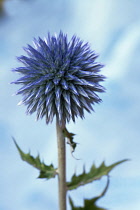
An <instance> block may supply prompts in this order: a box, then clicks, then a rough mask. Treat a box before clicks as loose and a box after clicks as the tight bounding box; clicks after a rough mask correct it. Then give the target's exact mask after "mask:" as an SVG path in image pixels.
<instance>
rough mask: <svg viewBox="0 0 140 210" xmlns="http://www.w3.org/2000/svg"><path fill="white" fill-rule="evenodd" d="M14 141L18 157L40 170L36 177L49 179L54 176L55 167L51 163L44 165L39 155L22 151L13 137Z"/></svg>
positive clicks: (55, 172)
mask: <svg viewBox="0 0 140 210" xmlns="http://www.w3.org/2000/svg"><path fill="white" fill-rule="evenodd" d="M13 140H14V143H15V145H16V148H17V149H18V152H19V154H20V157H21V159H22V160H23V161H25V162H27V163H29V164H30V165H32V166H33V167H34V168H36V169H38V170H39V171H40V174H39V176H38V178H46V179H50V178H54V177H55V176H56V174H57V169H55V168H54V166H53V165H52V164H50V165H49V166H48V165H45V164H44V162H41V160H40V157H39V155H38V156H37V157H36V158H34V157H33V156H32V155H31V154H30V152H29V153H24V152H23V151H22V150H21V149H20V147H19V146H18V144H17V143H16V141H15V139H14V138H13Z"/></svg>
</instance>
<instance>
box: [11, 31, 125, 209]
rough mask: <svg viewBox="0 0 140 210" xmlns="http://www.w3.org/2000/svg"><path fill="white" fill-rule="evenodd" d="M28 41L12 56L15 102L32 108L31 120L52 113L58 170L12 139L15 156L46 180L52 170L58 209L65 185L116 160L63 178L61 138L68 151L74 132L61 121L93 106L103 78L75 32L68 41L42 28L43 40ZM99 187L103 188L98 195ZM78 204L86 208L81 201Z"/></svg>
mask: <svg viewBox="0 0 140 210" xmlns="http://www.w3.org/2000/svg"><path fill="white" fill-rule="evenodd" d="M33 44H34V47H32V46H31V45H28V46H27V47H26V48H24V50H25V51H26V53H27V56H23V55H22V56H20V57H18V60H19V61H20V62H21V63H22V64H23V66H22V67H18V68H16V69H14V70H13V71H14V72H18V73H20V74H21V75H22V77H20V78H19V79H17V80H16V81H14V82H12V83H14V84H20V85H22V87H21V88H20V89H19V90H18V91H17V93H16V94H21V95H22V100H21V101H20V102H19V105H21V104H24V105H26V106H27V111H26V113H27V114H32V113H34V112H36V118H37V120H38V119H41V118H43V117H45V119H46V124H48V123H51V122H52V121H53V119H54V118H55V120H56V131H57V132H56V133H57V144H58V169H55V168H54V167H53V165H50V166H46V165H45V164H44V163H42V162H41V161H40V157H39V156H38V157H36V158H34V157H33V156H31V155H30V153H28V154H25V153H24V152H23V151H22V150H21V149H20V148H19V146H18V145H17V143H16V142H15V144H16V146H17V149H18V150H19V153H20V155H21V158H22V159H23V160H25V161H26V162H28V163H29V164H31V165H33V166H34V167H36V168H37V169H39V171H40V175H39V178H46V179H49V178H52V177H55V176H56V175H58V182H59V209H60V210H66V194H67V191H68V190H72V189H76V188H77V187H79V186H81V185H84V184H87V183H89V182H91V181H94V180H96V179H100V178H101V177H102V176H104V175H108V173H109V172H110V170H111V169H112V168H113V167H114V166H116V165H117V164H119V163H121V162H122V161H121V162H117V163H115V164H113V165H111V166H108V167H107V166H105V164H104V163H103V164H101V165H100V167H99V168H96V167H95V166H94V165H93V166H92V167H91V170H90V172H89V173H85V171H84V172H83V174H81V175H80V176H78V178H77V177H76V175H73V177H72V180H71V182H66V154H65V144H66V142H65V139H66V138H67V139H68V142H69V144H70V146H71V147H72V149H73V151H74V150H75V147H76V143H75V142H74V141H73V137H74V134H73V133H69V132H68V130H67V128H66V124H67V123H69V122H71V121H73V122H75V120H76V118H77V117H80V118H82V119H83V118H84V113H85V111H87V112H89V113H90V112H91V111H93V110H94V109H93V105H94V104H96V103H100V102H101V101H102V100H101V99H100V97H99V95H98V93H101V92H105V88H104V87H103V86H102V85H101V84H100V83H101V82H102V81H104V79H105V76H103V75H102V74H101V73H100V71H101V69H102V67H103V65H102V64H100V63H98V62H96V59H97V57H98V55H97V54H96V53H95V52H94V51H92V50H91V49H90V46H89V44H88V43H84V42H83V41H81V40H80V39H79V38H77V37H76V36H73V37H72V38H71V40H70V41H68V39H67V35H66V34H63V33H62V32H61V31H60V33H59V35H58V36H57V35H55V36H51V35H50V34H49V33H48V36H47V38H45V39H44V40H43V39H41V38H38V39H34V41H33ZM99 169H100V170H99ZM97 171H101V172H102V173H100V172H98V173H97V175H96V176H95V174H96V172H97ZM89 175H90V178H89ZM83 178H84V179H83ZM76 180H77V181H76ZM83 180H84V181H83ZM107 186H108V184H107ZM105 192H106V189H105V191H104V192H103V194H104V193H105ZM103 194H102V196H103ZM96 200H97V199H95V201H96ZM95 201H92V205H93V207H91V209H98V208H97V207H96V205H95V203H94V202H95ZM70 205H71V207H72V209H76V208H75V207H74V204H73V201H72V199H71V198H70ZM81 209H88V208H87V207H86V204H85V206H84V208H81Z"/></svg>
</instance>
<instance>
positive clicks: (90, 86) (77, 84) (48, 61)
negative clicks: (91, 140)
mask: <svg viewBox="0 0 140 210" xmlns="http://www.w3.org/2000/svg"><path fill="white" fill-rule="evenodd" d="M24 50H25V51H26V52H27V54H28V57H26V56H21V57H18V60H19V61H20V62H22V63H23V64H24V66H23V67H19V68H16V69H14V71H15V72H19V73H21V74H22V75H23V76H22V77H21V78H20V79H18V80H16V81H14V82H13V83H14V84H22V85H23V86H22V87H21V88H20V89H19V90H18V92H17V93H16V94H22V95H23V99H22V101H21V102H20V104H25V105H27V114H32V113H33V112H35V111H36V112H37V119H39V118H42V117H44V116H45V117H46V123H49V122H52V120H53V118H54V116H56V118H57V120H58V122H59V123H60V124H61V125H62V124H65V123H66V122H69V121H70V120H73V121H74V122H75V118H76V117H81V118H83V117H84V110H86V111H88V112H90V111H92V110H93V107H92V105H93V104H95V103H99V102H101V99H100V98H99V96H98V95H97V93H98V92H104V88H103V86H101V85H100V84H99V83H100V82H101V81H103V80H104V79H105V77H104V76H103V75H101V74H100V69H101V68H102V67H103V65H101V64H100V63H97V62H95V60H96V58H97V57H98V55H97V54H96V53H95V52H94V51H92V50H91V49H90V47H89V44H88V43H85V44H84V43H83V41H81V40H80V39H79V38H77V37H76V36H73V37H72V38H71V40H70V41H68V40H67V35H65V34H63V33H62V32H60V33H59V35H58V36H50V34H49V33H48V37H47V39H44V40H42V39H41V38H38V39H34V47H32V46H30V45H28V47H27V48H24Z"/></svg>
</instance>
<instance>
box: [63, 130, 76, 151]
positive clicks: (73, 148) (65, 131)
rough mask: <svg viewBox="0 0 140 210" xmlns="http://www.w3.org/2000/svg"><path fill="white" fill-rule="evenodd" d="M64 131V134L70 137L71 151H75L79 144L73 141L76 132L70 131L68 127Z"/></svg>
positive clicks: (68, 142)
mask: <svg viewBox="0 0 140 210" xmlns="http://www.w3.org/2000/svg"><path fill="white" fill-rule="evenodd" d="M63 132H64V136H65V137H66V138H67V139H68V141H67V144H69V145H70V147H71V153H73V152H74V151H75V148H76V145H77V143H76V142H74V141H73V138H74V136H75V134H74V133H69V131H68V130H67V128H66V127H65V128H64V130H63Z"/></svg>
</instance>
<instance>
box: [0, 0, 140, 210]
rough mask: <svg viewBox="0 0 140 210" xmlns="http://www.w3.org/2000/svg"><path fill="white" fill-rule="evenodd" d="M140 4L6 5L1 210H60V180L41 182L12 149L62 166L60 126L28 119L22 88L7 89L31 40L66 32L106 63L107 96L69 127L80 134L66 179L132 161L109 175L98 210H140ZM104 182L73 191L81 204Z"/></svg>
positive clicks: (1, 43) (1, 60)
mask: <svg viewBox="0 0 140 210" xmlns="http://www.w3.org/2000/svg"><path fill="white" fill-rule="evenodd" d="M139 7H140V2H139V1H138V0H134V1H129V0H124V1H121V0H114V1H111V0H100V1H98V0H94V1H93V0H86V1H81V0H76V1H74V0H69V1H64V0H58V1H54V0H52V1H49V0H35V1H32V0H28V1H22V0H21V1H20V0H18V1H17V0H13V1H6V3H5V11H6V13H7V17H6V18H5V19H4V20H3V21H2V20H0V107H1V112H0V134H1V138H0V145H1V146H0V163H1V164H0V210H16V209H20V210H40V209H41V210H46V209H48V210H51V209H58V198H57V179H52V180H50V181H45V180H39V179H36V177H37V176H38V171H37V170H36V169H33V168H32V167H31V166H29V165H27V164H26V163H24V162H22V161H21V160H20V158H19V155H18V152H17V150H16V148H15V145H14V144H13V141H12V139H11V136H14V137H15V138H16V140H17V142H18V144H19V145H20V147H21V148H22V149H23V150H24V151H25V152H28V151H29V149H30V151H31V153H32V154H33V155H37V154H38V153H40V156H41V157H42V159H44V160H45V161H46V164H50V163H51V162H52V163H53V164H54V165H55V166H57V145H56V134H55V122H53V123H52V124H51V125H48V126H46V125H45V119H43V120H42V121H38V122H35V114H34V115H32V116H26V115H25V111H26V107H22V106H20V107H19V106H17V103H18V102H19V100H20V99H21V97H20V96H12V94H13V93H14V92H15V91H16V90H17V89H18V86H16V85H10V84H9V83H10V82H11V81H13V80H15V79H16V78H17V77H18V76H17V75H16V74H14V73H12V72H11V69H12V68H15V67H17V66H18V65H19V64H18V62H17V60H16V56H19V55H21V54H23V53H24V51H23V49H22V47H23V46H26V44H27V43H29V44H32V40H33V37H38V36H40V37H42V38H43V37H45V36H46V35H47V33H48V31H50V32H51V33H52V34H53V33H58V32H59V31H60V30H62V31H63V32H64V33H68V37H69V38H71V36H72V35H73V34H76V35H77V36H79V37H80V38H81V39H83V40H85V41H88V42H89V43H90V45H91V48H92V49H94V50H95V51H96V52H98V53H99V54H100V57H99V59H98V60H99V61H100V62H102V63H104V64H105V68H104V69H103V74H104V75H106V76H107V77H108V79H107V80H106V82H105V83H104V85H105V87H106V89H107V91H106V93H104V94H102V95H101V97H102V99H103V103H102V104H100V105H96V106H95V113H92V114H91V115H89V114H86V115H85V120H83V121H82V120H80V119H77V121H76V123H75V124H73V123H70V124H69V125H68V128H69V130H70V131H71V132H73V133H76V134H77V135H76V137H75V141H76V142H78V143H79V144H78V147H77V150H76V152H75V156H76V157H77V158H80V159H81V160H79V161H76V160H75V159H73V158H72V157H71V154H70V150H69V147H68V148H67V179H68V180H69V179H70V177H71V176H72V174H73V172H75V171H76V172H77V174H78V173H80V172H81V171H82V168H83V165H84V164H85V165H86V169H87V170H88V169H89V168H90V166H91V164H92V163H93V162H94V163H95V164H96V165H97V166H98V165H99V164H100V163H101V162H102V161H103V160H105V162H106V164H107V165H109V164H112V163H114V162H116V161H119V160H122V159H125V158H129V159H130V160H131V161H129V162H126V163H124V164H122V165H120V166H118V167H116V168H115V169H114V170H113V171H112V172H111V182H110V187H109V190H108V192H107V194H106V196H105V197H104V198H103V199H102V200H100V201H99V205H100V206H103V207H106V208H108V209H111V210H132V209H140V201H139V197H140V193H139V188H140V165H139V162H140V149H139V148H140V130H139V127H140V108H139V107H140V94H139V91H140V83H139V78H140V59H139V58H140V13H139ZM105 181H106V180H105V178H104V179H102V180H101V183H100V182H96V183H93V184H90V185H88V186H84V187H81V188H79V189H78V190H75V191H72V192H70V195H71V197H72V198H73V199H74V202H75V204H76V205H82V200H83V199H84V198H90V197H92V196H94V195H97V194H99V193H100V192H101V191H102V189H103V187H104V185H105Z"/></svg>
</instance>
